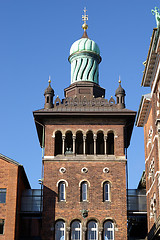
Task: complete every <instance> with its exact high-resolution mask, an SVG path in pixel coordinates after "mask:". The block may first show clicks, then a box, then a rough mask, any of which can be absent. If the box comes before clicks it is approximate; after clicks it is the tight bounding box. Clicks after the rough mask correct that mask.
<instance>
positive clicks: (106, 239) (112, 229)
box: [103, 220, 114, 240]
mask: <svg viewBox="0 0 160 240" xmlns="http://www.w3.org/2000/svg"><path fill="white" fill-rule="evenodd" d="M106 223H111V224H112V228H106V229H105V224H106ZM108 231H109V232H112V233H113V237H112V239H108V238H107V236H105V233H107V232H108ZM106 235H107V234H106ZM103 239H104V240H114V224H113V222H112V221H110V220H108V221H105V222H104V225H103Z"/></svg>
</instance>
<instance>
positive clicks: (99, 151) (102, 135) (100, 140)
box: [96, 132, 104, 154]
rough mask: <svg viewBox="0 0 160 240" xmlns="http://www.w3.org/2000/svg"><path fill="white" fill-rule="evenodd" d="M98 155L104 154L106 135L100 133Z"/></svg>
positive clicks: (98, 136)
mask: <svg viewBox="0 0 160 240" xmlns="http://www.w3.org/2000/svg"><path fill="white" fill-rule="evenodd" d="M96 153H97V154H104V134H103V132H99V133H98V134H97V141H96Z"/></svg>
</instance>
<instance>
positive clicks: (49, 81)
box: [48, 76, 51, 84]
mask: <svg viewBox="0 0 160 240" xmlns="http://www.w3.org/2000/svg"><path fill="white" fill-rule="evenodd" d="M48 82H49V84H50V83H51V76H49V80H48Z"/></svg>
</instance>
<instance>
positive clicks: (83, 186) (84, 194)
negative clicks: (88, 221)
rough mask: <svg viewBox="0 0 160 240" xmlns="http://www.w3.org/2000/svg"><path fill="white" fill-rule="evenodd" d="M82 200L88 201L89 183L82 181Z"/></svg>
mask: <svg viewBox="0 0 160 240" xmlns="http://www.w3.org/2000/svg"><path fill="white" fill-rule="evenodd" d="M82 201H87V183H86V182H84V183H82Z"/></svg>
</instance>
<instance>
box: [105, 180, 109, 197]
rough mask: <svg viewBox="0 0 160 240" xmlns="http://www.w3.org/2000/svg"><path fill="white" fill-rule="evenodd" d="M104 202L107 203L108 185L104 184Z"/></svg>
mask: <svg viewBox="0 0 160 240" xmlns="http://www.w3.org/2000/svg"><path fill="white" fill-rule="evenodd" d="M104 201H109V183H105V184H104Z"/></svg>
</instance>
